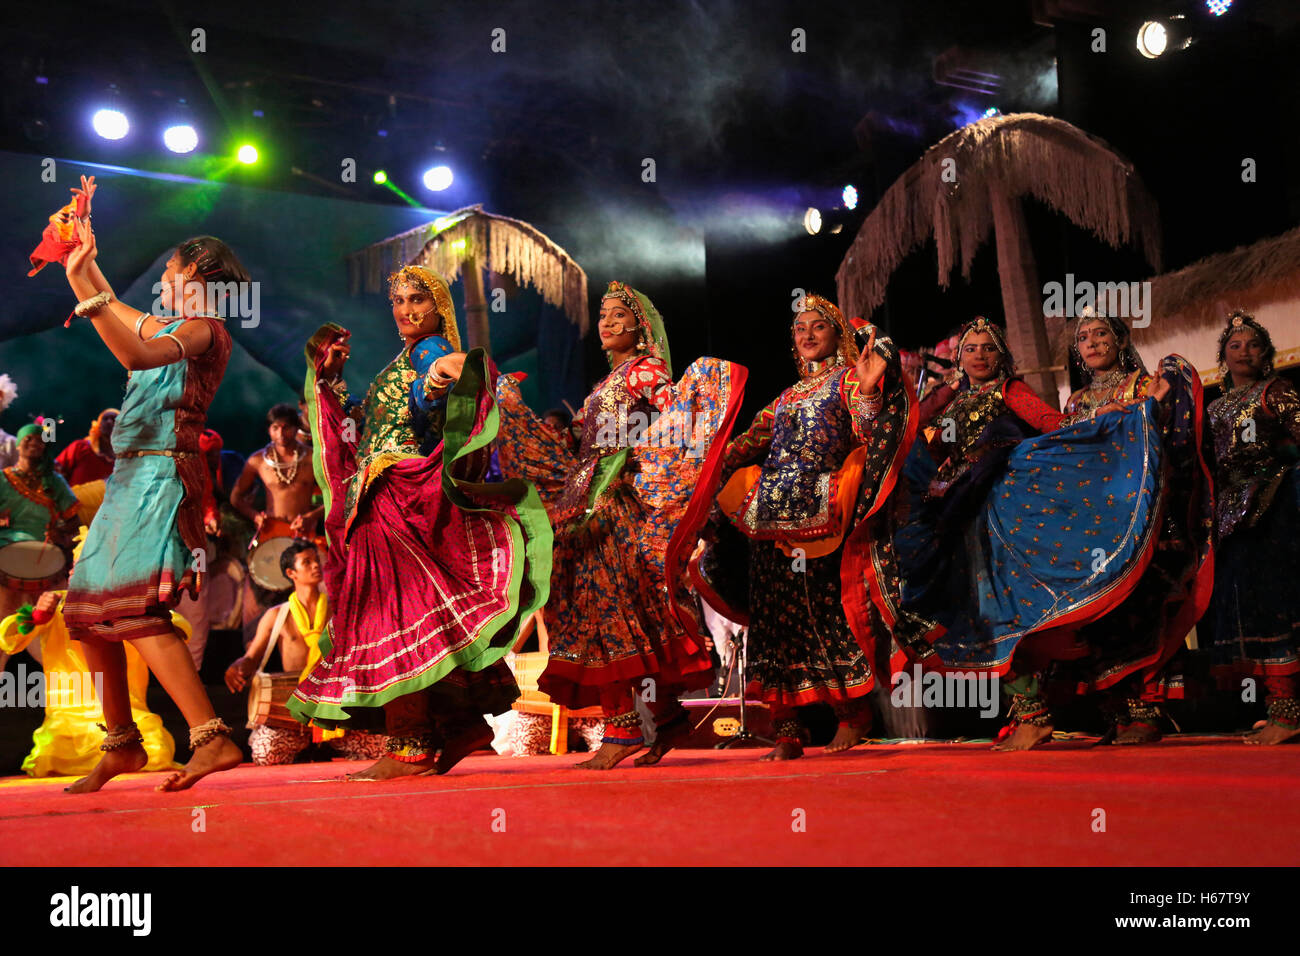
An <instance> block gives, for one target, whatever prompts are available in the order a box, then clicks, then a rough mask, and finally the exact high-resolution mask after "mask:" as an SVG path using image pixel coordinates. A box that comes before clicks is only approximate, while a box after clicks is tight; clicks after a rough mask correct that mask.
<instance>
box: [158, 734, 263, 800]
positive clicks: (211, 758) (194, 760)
mask: <svg viewBox="0 0 1300 956" xmlns="http://www.w3.org/2000/svg"><path fill="white" fill-rule="evenodd" d="M243 762H244V752H243V751H242V750H240V749H239V748H238V747H237V746H235V742H234V741H233V740H231V739H230V738H229V737H227V736H225V735H224V734H221V735H218V736H216V737H213V738H212V739H211V740H209V741H208V742H207V743H206V744H204V745H203V746H202V747H200V748H199V749H198V750H196V751H194V753H193V754H191V755H190V762H189V763H187V764H186V765H185V767H184V768H183V769H181V770H178V771H176V773H174V774H172V775H171V776H170V777H168V778H167V779H166V780H164V781H163V782H162V783H161V784H159V785H158V787H157V789H158V790H188V789H189V788H190V787H192V786H194V785H195V784H196V783H198V782H199V781H200V780H202V779H203V778H204V777H206V776H207V775H208V774H210V773H217V772H218V771H221V770H233V769H234V768H235V767H238V766H239V765H240V764H241V763H243Z"/></svg>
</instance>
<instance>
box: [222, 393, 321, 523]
mask: <svg viewBox="0 0 1300 956" xmlns="http://www.w3.org/2000/svg"><path fill="white" fill-rule="evenodd" d="M266 421H267V431H268V432H269V433H270V436H271V443H270V444H269V445H267V446H266V447H265V448H263V449H262V450H261V451H255V452H253V454H252V455H250V456H249V458H248V462H247V463H246V464H245V465H244V471H243V473H242V474H241V475H240V476H239V480H238V481H236V482H235V487H234V488H233V489H232V490H231V492H230V503H231V504H232V505H234V507H235V509H236V510H237V511H239V512H240V514H242V515H244V516H245V517H246V518H248V519H249V520H250V521H252V522H253V523H254V524H256V525H257V527H258V528H259V529H261V527H262V524H263V522H265V521H266V519H267V518H279V519H281V520H282V521H287V522H289V526H290V530H292V532H293V533H294V534H295V535H298V536H300V537H304V538H309V537H312V536H313V535H315V534H316V525H317V522H318V521H319V520H320V517H321V513H322V512H323V511H324V507H323V506H317V507H313V506H312V496H313V495H315V494H317V493H318V489H317V488H316V476H315V474H314V473H313V472H312V467H311V449H310V448H309V447H308V446H307V444H306V443H304V442H302V441H300V440H299V438H298V431H299V421H298V409H296V408H295V407H294V406H292V405H290V404H288V403H287V402H281V403H280V404H278V405H275V406H273V407H272V408H271V410H270V411H269V412H268V413H267V415H266ZM258 479H261V482H262V485H263V487H265V488H266V508H265V510H263V511H258V510H257V509H256V508H254V507H253V500H252V491H253V483H254V482H255V481H257V480H258Z"/></svg>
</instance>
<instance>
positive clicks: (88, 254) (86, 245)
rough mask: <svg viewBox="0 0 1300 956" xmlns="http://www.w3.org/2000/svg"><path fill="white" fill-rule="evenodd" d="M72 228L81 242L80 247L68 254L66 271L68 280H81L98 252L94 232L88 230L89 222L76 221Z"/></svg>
mask: <svg viewBox="0 0 1300 956" xmlns="http://www.w3.org/2000/svg"><path fill="white" fill-rule="evenodd" d="M73 228H74V229H76V231H77V238H78V239H80V240H81V245H79V246H77V248H75V249H73V250H72V252H70V253H68V264H67V266H66V270H67V273H68V276H69V278H73V277H75V278H82V277H84V276H85V274H86V272H87V271H88V270H89V269H90V264H91V263H92V262H94V261H95V256H96V255H97V254H98V253H99V250H98V249H97V248H96V247H95V232H94V230H93V229H91V228H90V223H89V222H86V221H85V220H82V219H78V220H77V221H76V222H74V223H73Z"/></svg>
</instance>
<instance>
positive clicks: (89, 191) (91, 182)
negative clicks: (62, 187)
mask: <svg viewBox="0 0 1300 956" xmlns="http://www.w3.org/2000/svg"><path fill="white" fill-rule="evenodd" d="M98 188H99V187H98V186H96V185H95V177H94V176H82V177H81V188H80V189H78V188H77V187H76V186H73V187H72V195H74V196H76V197H77V198H78V199H82V200H84V201H83V202H81V203H79V204H78V209H77V211H78V212H79V213H80V214H81V215H83V216H87V217H89V216H90V200H91V197H93V196H94V195H95V190H96V189H98Z"/></svg>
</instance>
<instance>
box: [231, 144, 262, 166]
mask: <svg viewBox="0 0 1300 956" xmlns="http://www.w3.org/2000/svg"><path fill="white" fill-rule="evenodd" d="M235 155H236V156H237V157H238V159H239V161H240V162H241V163H243V164H244V165H245V166H252V165H253V164H254V163H255V162H257V147H256V146H254V145H252V144H251V143H245V144H244V145H243V146H241V147H239V152H238V153H236V154H235Z"/></svg>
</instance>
